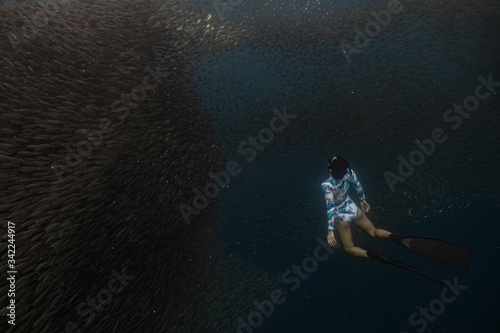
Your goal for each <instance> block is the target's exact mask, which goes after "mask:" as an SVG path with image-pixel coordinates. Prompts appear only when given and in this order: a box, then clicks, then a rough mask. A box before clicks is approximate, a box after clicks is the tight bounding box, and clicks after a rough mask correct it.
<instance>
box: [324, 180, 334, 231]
mask: <svg viewBox="0 0 500 333" xmlns="http://www.w3.org/2000/svg"><path fill="white" fill-rule="evenodd" d="M321 188H322V189H323V193H325V202H326V210H327V215H328V229H329V230H333V228H334V226H333V221H334V220H335V214H334V213H335V205H334V204H333V192H332V187H331V186H330V184H329V183H328V182H324V183H323V184H321Z"/></svg>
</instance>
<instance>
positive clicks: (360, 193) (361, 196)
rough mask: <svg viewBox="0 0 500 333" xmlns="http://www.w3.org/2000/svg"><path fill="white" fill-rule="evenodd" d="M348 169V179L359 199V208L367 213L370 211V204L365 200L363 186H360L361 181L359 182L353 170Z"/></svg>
mask: <svg viewBox="0 0 500 333" xmlns="http://www.w3.org/2000/svg"><path fill="white" fill-rule="evenodd" d="M350 170H351V176H350V177H349V181H350V182H351V183H352V184H353V185H354V188H355V189H356V193H357V194H358V198H359V200H360V205H361V209H362V210H363V212H365V213H368V212H369V211H370V205H369V204H368V202H366V200H365V199H366V197H365V192H364V191H363V187H362V186H361V183H360V182H359V179H358V177H357V176H356V173H355V172H354V170H352V169H350Z"/></svg>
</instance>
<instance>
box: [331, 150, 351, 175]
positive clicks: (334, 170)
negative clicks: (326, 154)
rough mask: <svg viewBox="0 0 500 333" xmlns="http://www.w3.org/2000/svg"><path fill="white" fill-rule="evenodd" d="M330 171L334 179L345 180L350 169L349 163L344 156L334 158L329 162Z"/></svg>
mask: <svg viewBox="0 0 500 333" xmlns="http://www.w3.org/2000/svg"><path fill="white" fill-rule="evenodd" d="M328 169H330V174H331V175H332V177H333V179H335V180H340V179H342V178H344V176H345V174H346V173H347V169H350V166H349V162H347V160H346V159H345V158H343V157H342V156H334V157H332V158H331V159H329V160H328Z"/></svg>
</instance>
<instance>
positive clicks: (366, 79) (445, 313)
mask: <svg viewBox="0 0 500 333" xmlns="http://www.w3.org/2000/svg"><path fill="white" fill-rule="evenodd" d="M352 6H353V7H350V8H351V9H353V8H355V5H352ZM353 10H354V9H353ZM235 12H236V11H235ZM234 15H236V14H234ZM456 15H458V14H457V13H455V12H453V13H450V14H449V15H444V16H443V15H441V16H440V14H434V15H433V13H426V14H425V15H424V14H422V13H415V12H411V11H408V12H406V13H404V14H401V15H400V16H398V17H393V20H392V22H391V24H390V25H389V26H388V27H386V28H385V29H384V30H383V31H382V32H381V33H380V34H379V35H377V36H376V37H374V38H373V39H372V40H371V41H370V45H369V46H367V47H366V48H365V49H363V51H362V53H360V54H356V55H355V56H353V58H352V59H351V62H347V61H346V59H345V57H344V56H343V54H342V52H341V50H340V47H339V41H338V40H336V39H334V38H332V39H331V40H329V39H325V38H323V37H322V38H317V39H314V38H313V39H310V40H308V41H307V42H298V41H297V39H295V38H290V36H287V35H283V36H280V35H276V36H275V39H274V40H266V39H261V40H258V41H251V42H250V41H243V42H241V43H240V44H239V45H238V46H236V47H234V48H233V49H232V50H229V51H223V52H220V53H218V54H216V55H213V54H211V55H207V56H206V57H204V58H203V59H202V62H201V63H202V67H201V69H200V71H199V72H198V75H199V78H200V85H199V91H200V93H201V94H202V96H203V100H204V103H205V106H206V108H207V109H208V110H210V112H211V116H212V120H213V123H214V125H213V126H214V132H215V135H216V138H217V140H218V141H219V143H220V150H221V154H222V157H223V158H222V163H221V165H222V166H225V165H226V163H227V162H229V161H232V160H234V161H237V162H238V165H239V166H240V167H241V168H242V171H241V173H240V174H238V175H237V176H234V177H232V178H231V181H230V184H229V188H226V189H224V190H223V191H222V192H221V194H220V195H219V196H218V197H217V199H216V200H215V201H214V203H213V206H212V207H213V210H212V216H213V219H215V220H216V221H217V222H218V225H219V227H220V228H219V232H220V236H221V238H222V239H223V240H224V242H225V243H226V244H227V247H226V248H225V253H226V254H227V255H235V256H238V257H239V258H241V259H242V260H243V261H245V262H247V263H248V264H249V265H250V264H251V265H255V266H257V267H258V268H259V270H261V271H262V272H266V273H268V274H270V275H271V276H273V277H275V278H276V281H277V282H276V283H277V288H279V289H281V290H283V291H286V301H285V302H284V303H283V304H281V305H278V306H276V307H275V309H274V311H273V313H272V314H271V315H270V316H269V317H265V316H264V320H263V323H259V324H258V325H255V326H256V327H254V328H251V329H252V330H253V331H255V332H273V333H280V332H404V331H407V332H423V331H425V332H472V331H474V332H498V327H500V320H499V319H498V317H497V316H496V315H495V308H496V303H497V299H498V297H499V296H500V287H499V286H498V283H496V281H498V280H499V277H500V268H499V266H498V262H499V258H500V242H499V241H498V233H499V232H500V226H499V224H498V213H499V196H498V194H497V193H496V188H497V187H498V184H499V182H498V179H497V176H496V170H497V168H498V165H499V163H498V162H499V158H500V155H499V151H498V110H499V106H500V100H499V98H498V96H499V95H498V92H495V94H491V95H490V96H489V97H488V98H487V99H485V100H484V101H481V102H480V105H479V107H478V109H477V110H476V111H474V113H471V115H470V116H469V117H468V118H463V119H462V122H461V123H460V125H459V126H457V128H456V129H454V128H453V127H452V125H453V123H447V122H445V121H444V120H443V115H444V113H445V112H446V110H447V109H449V108H452V107H453V104H454V103H462V102H463V101H464V99H465V98H466V97H467V96H469V95H471V94H474V91H475V88H476V86H477V85H478V84H479V83H480V81H478V77H479V76H482V77H484V78H487V77H488V75H490V74H491V75H492V78H493V80H494V81H495V80H496V81H500V72H499V67H498V51H499V41H500V38H498V37H499V36H500V35H499V30H498V23H499V17H498V15H496V16H495V15H492V16H490V17H488V20H485V21H482V20H481V19H480V18H479V16H477V17H475V16H473V15H471V16H467V15H466V14H464V13H462V14H461V16H460V19H457V17H458V16H456ZM494 22H496V23H494ZM495 24H496V31H492V30H491V27H493V26H495ZM290 29H292V28H290ZM318 33H319V32H318ZM292 35H293V34H292ZM284 108H285V109H286V110H287V112H288V113H290V114H293V115H296V117H295V118H293V119H291V120H290V122H289V124H287V125H286V127H285V128H284V130H283V131H282V132H279V133H276V134H275V136H274V137H273V138H272V140H270V141H269V142H268V143H266V144H263V148H262V147H261V150H260V151H258V150H256V151H255V156H254V157H255V158H254V159H253V160H252V161H247V160H246V158H247V157H248V156H250V155H245V154H242V153H241V152H239V151H238V149H239V146H240V144H243V145H244V147H247V148H248V147H249V146H248V145H246V144H244V143H243V142H244V141H245V140H246V141H247V142H248V140H249V139H248V137H249V136H254V137H256V136H257V135H258V133H259V132H260V131H261V130H262V129H264V128H267V127H269V122H270V120H271V119H272V117H274V113H273V109H278V110H283V109H284ZM436 128H439V129H441V131H442V133H444V135H445V136H446V141H444V142H443V143H439V144H436V146H435V150H434V152H433V153H432V154H431V155H430V156H426V157H425V161H424V162H423V163H422V164H421V165H419V166H416V167H415V172H414V174H413V175H411V176H410V177H408V178H406V181H405V182H403V183H397V184H396V185H395V190H394V191H392V190H391V189H390V187H389V186H388V184H387V182H386V179H385V177H384V172H386V171H389V172H391V173H394V174H397V172H398V171H397V167H398V165H399V163H400V162H399V160H398V156H399V155H401V156H403V157H404V158H406V159H408V158H409V155H410V153H411V152H412V151H414V150H415V149H417V146H416V143H415V140H420V141H422V140H425V139H426V138H430V137H431V135H432V134H431V133H432V132H433V131H434V130H435V129H436ZM333 155H342V156H344V157H346V158H347V159H348V160H349V161H350V163H351V166H352V167H353V169H354V170H355V171H356V172H357V174H358V176H359V178H360V181H361V183H362V185H363V187H364V189H365V193H366V196H367V201H368V203H369V204H370V205H371V207H372V211H371V212H370V213H369V214H368V216H369V218H370V219H371V220H372V221H373V222H374V224H375V225H376V226H379V227H381V228H385V229H388V230H390V231H393V232H396V233H399V234H410V235H421V236H428V237H434V238H438V239H444V240H448V241H452V242H456V243H460V244H464V245H468V246H471V247H473V248H474V252H473V255H472V257H471V269H470V271H463V270H460V269H456V268H453V267H446V266H445V265H442V264H438V263H434V262H430V261H429V260H426V259H423V258H420V257H418V256H416V255H414V254H412V253H409V252H408V251H406V250H405V249H403V248H400V247H398V246H397V245H396V244H394V243H392V242H390V241H388V240H373V239H369V238H368V237H367V236H366V235H364V234H362V233H361V232H360V231H359V230H356V229H355V228H354V230H353V237H354V242H355V244H356V245H359V246H361V247H363V248H368V247H374V248H376V249H378V250H380V251H381V252H382V253H385V254H387V255H389V256H392V257H394V258H397V259H399V260H402V261H405V262H408V263H411V264H413V265H415V266H417V267H421V268H423V269H425V270H428V271H430V272H432V273H434V274H436V275H439V276H442V277H444V278H447V279H449V280H450V281H453V280H454V279H457V281H458V282H457V283H458V284H460V285H464V286H466V289H465V290H463V291H462V292H461V294H460V295H458V296H456V298H455V299H454V301H453V302H450V303H449V304H445V307H444V308H438V310H439V311H438V310H436V311H437V312H439V314H438V315H437V316H433V317H432V320H431V319H426V320H423V319H422V318H423V317H422V316H421V315H418V316H417V317H414V320H415V321H418V320H419V319H420V321H419V322H418V323H414V324H413V325H412V324H411V323H410V321H409V317H410V316H411V315H412V314H413V312H414V311H419V307H423V308H424V307H426V308H428V307H429V304H430V303H432V302H433V301H434V300H436V299H440V298H441V293H442V291H443V286H441V285H439V284H437V283H435V282H433V281H430V280H427V279H425V278H423V277H421V276H418V275H415V274H412V273H409V272H406V271H402V270H398V269H396V268H393V267H387V266H384V265H382V264H380V263H378V262H373V261H368V260H362V259H355V258H351V257H348V256H347V255H345V254H344V253H343V252H342V250H341V249H335V251H334V253H333V254H332V255H331V256H330V257H329V259H328V260H327V261H325V262H320V263H319V264H318V266H317V268H315V269H313V272H311V273H310V274H309V276H308V277H307V278H304V279H301V281H300V286H299V287H298V288H297V290H295V291H292V290H291V287H292V286H293V285H294V284H293V283H290V282H288V283H287V282H285V280H283V279H282V278H283V275H284V274H286V272H287V271H288V270H289V269H292V267H293V266H294V265H301V264H302V262H303V260H304V259H306V258H308V257H310V256H311V255H312V254H313V251H314V249H315V247H316V246H317V245H318V242H317V241H316V237H322V238H323V239H326V227H327V226H326V209H325V207H324V200H323V194H322V192H321V188H320V184H321V182H322V181H324V180H325V179H327V178H328V176H329V175H328V172H327V169H326V161H327V159H328V158H330V157H332V156H333ZM214 171H215V172H217V171H219V170H214ZM351 196H352V197H353V198H356V195H355V193H354V192H353V193H351ZM225 288H228V289H230V288H231V285H227V286H225ZM464 288H465V287H464ZM450 295H452V294H450ZM269 298H270V295H269V292H268V291H267V290H266V291H264V288H263V290H262V293H260V294H252V295H249V296H248V299H249V300H256V301H257V302H262V301H264V300H266V299H269ZM249 303H250V304H249V306H248V307H247V308H245V309H242V310H241V311H240V313H241V317H242V318H245V319H246V318H248V315H249V314H251V312H252V311H255V310H256V308H255V306H254V305H252V302H249ZM432 304H433V306H437V305H436V304H439V302H438V303H436V302H434V303H432ZM228 320H229V321H230V322H233V323H234V325H233V326H234V329H233V330H232V332H236V331H237V326H238V322H237V318H228ZM424 322H425V324H424ZM240 331H241V332H248V331H249V330H248V329H241V330H240Z"/></svg>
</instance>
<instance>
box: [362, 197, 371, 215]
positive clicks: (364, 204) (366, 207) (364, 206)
mask: <svg viewBox="0 0 500 333" xmlns="http://www.w3.org/2000/svg"><path fill="white" fill-rule="evenodd" d="M360 204H361V209H362V210H363V212H365V213H368V212H369V211H370V205H369V204H368V202H366V200H363V201H361V202H360Z"/></svg>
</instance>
